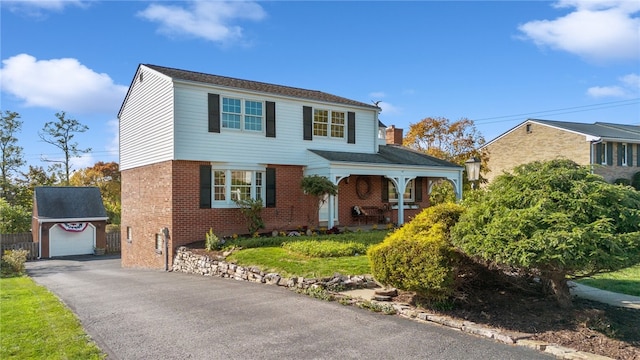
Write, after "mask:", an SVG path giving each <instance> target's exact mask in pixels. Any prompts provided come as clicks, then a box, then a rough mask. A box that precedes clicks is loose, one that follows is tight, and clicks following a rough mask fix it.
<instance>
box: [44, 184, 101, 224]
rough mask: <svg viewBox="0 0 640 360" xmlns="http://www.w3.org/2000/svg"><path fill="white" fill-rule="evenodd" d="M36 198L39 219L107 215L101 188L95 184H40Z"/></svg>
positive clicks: (99, 216)
mask: <svg viewBox="0 0 640 360" xmlns="http://www.w3.org/2000/svg"><path fill="white" fill-rule="evenodd" d="M35 200H36V206H37V211H38V218H39V219H81V218H106V217H107V211H106V210H105V208H104V204H103V203H102V197H101V196H100V189H98V188H97V187H94V186H88V187H73V186H38V187H36V188H35Z"/></svg>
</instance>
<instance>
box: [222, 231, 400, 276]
mask: <svg viewBox="0 0 640 360" xmlns="http://www.w3.org/2000/svg"><path fill="white" fill-rule="evenodd" d="M386 235H387V231H368V232H357V233H346V234H339V235H328V236H312V237H307V236H301V237H296V238H286V237H285V238H280V240H279V241H274V243H273V244H268V245H267V246H264V247H251V245H254V246H257V244H248V243H245V244H239V245H240V246H243V245H244V246H243V247H244V248H245V249H244V250H242V251H238V252H234V253H233V254H232V255H231V256H229V257H228V258H227V260H229V261H235V262H237V264H238V265H241V266H254V265H255V266H258V267H260V269H261V270H263V271H266V272H277V273H279V274H280V275H282V276H293V275H295V276H302V277H325V276H331V275H333V274H335V273H340V274H343V275H362V274H369V273H370V272H371V270H370V268H369V259H368V258H367V254H366V248H367V247H369V246H371V245H373V244H377V243H379V242H382V240H384V238H385V236H386ZM282 242H290V243H296V244H292V245H299V246H287V244H285V245H284V246H283V245H282V244H281V243H282ZM298 243H299V244H298ZM314 243H315V244H317V245H314ZM353 243H357V244H361V245H362V246H361V247H359V248H360V249H361V250H362V249H364V251H361V252H358V254H357V255H356V256H331V254H332V253H335V254H341V253H343V252H344V251H345V248H344V246H343V245H344V244H353ZM247 245H250V247H251V248H249V249H247V248H246V247H247ZM309 253H312V254H315V253H321V254H323V256H322V257H320V256H310V255H308V254H309Z"/></svg>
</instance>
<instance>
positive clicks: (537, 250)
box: [452, 160, 640, 307]
mask: <svg viewBox="0 0 640 360" xmlns="http://www.w3.org/2000/svg"><path fill="white" fill-rule="evenodd" d="M476 192H477V193H478V194H479V195H478V196H473V197H471V198H469V199H468V200H467V201H465V204H466V205H468V209H467V211H466V212H465V213H464V214H463V215H462V216H461V218H460V221H459V222H458V224H457V225H456V226H455V227H454V228H453V230H452V240H453V244H454V245H456V246H458V247H459V248H461V249H462V251H463V252H465V253H466V254H468V255H469V256H471V257H474V258H479V259H482V260H484V261H487V262H491V263H494V264H497V265H506V266H512V267H516V268H519V269H521V270H524V271H525V272H529V273H531V274H533V275H536V276H539V277H540V278H541V279H542V281H543V284H545V285H548V286H546V287H545V289H546V290H548V291H549V292H551V293H553V294H554V295H555V297H556V299H557V300H558V303H559V304H560V305H561V306H563V307H567V306H570V305H571V297H570V293H569V287H568V285H567V280H570V279H579V278H582V277H587V276H592V275H594V274H598V273H601V272H608V271H615V270H619V269H621V268H624V267H628V266H631V265H633V264H636V263H638V262H640V193H639V192H637V191H635V190H633V189H632V188H630V187H625V186H617V185H613V184H608V183H606V182H605V181H604V179H602V178H601V177H600V176H597V175H593V174H591V172H590V171H589V169H588V168H586V167H582V166H579V165H577V164H576V163H574V162H572V161H570V160H552V161H549V162H533V163H530V164H525V165H521V166H518V167H516V168H515V170H514V172H513V174H503V175H501V176H498V177H497V178H496V179H495V180H494V181H493V182H492V183H491V184H490V185H489V186H488V188H487V191H486V192H482V191H476Z"/></svg>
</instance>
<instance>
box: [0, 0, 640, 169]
mask: <svg viewBox="0 0 640 360" xmlns="http://www.w3.org/2000/svg"><path fill="white" fill-rule="evenodd" d="M0 11H1V14H0V16H1V29H0V30H1V34H0V36H1V38H0V58H1V61H2V64H1V67H0V84H1V90H2V91H1V98H0V101H1V106H0V108H1V109H2V111H3V113H4V111H5V110H11V111H15V112H18V113H20V115H21V119H22V120H23V122H24V123H23V129H22V132H21V133H19V134H17V136H18V138H19V145H20V146H22V147H23V148H24V153H25V159H26V160H27V162H28V164H30V165H38V166H40V165H43V166H45V167H46V165H47V164H46V163H42V162H41V161H40V159H41V157H42V156H46V157H49V158H56V157H59V156H61V155H62V154H59V153H56V150H57V149H56V148H54V147H53V146H52V145H49V144H46V143H44V142H42V141H41V140H40V139H39V137H38V132H39V131H40V130H41V129H42V127H43V126H44V123H45V122H47V121H54V120H56V118H55V116H54V114H55V113H56V112H59V111H66V113H67V117H70V118H75V119H77V120H79V121H80V122H81V123H83V124H85V125H87V126H89V130H88V131H87V132H86V133H83V134H77V135H76V138H75V139H76V140H77V141H78V143H79V147H80V148H86V147H91V148H92V149H93V152H92V153H90V154H87V155H85V156H84V157H83V158H81V159H76V160H74V166H75V168H76V169H77V168H80V167H85V166H91V165H93V164H94V163H95V162H96V161H118V155H117V149H118V146H117V144H118V138H117V113H118V110H119V108H120V105H121V104H122V100H123V98H124V96H125V94H126V91H127V88H128V86H129V84H130V82H131V79H132V77H133V75H134V72H135V70H136V68H137V66H138V64H140V63H149V64H155V65H162V66H168V67H175V68H180V69H186V70H193V71H200V72H205V73H211V74H217V75H223V76H230V77H237V78H242V79H248V80H256V81H262V82H269V83H275V84H281V85H288V86H295V87H301V88H306V89H313V90H320V91H324V92H328V93H332V94H336V95H340V96H344V97H347V98H351V99H354V100H359V101H362V102H370V101H381V102H380V106H381V108H382V113H381V114H380V119H381V120H382V121H383V122H384V123H385V124H387V125H395V126H396V127H399V128H404V129H405V131H406V130H408V128H409V125H410V124H412V123H416V122H418V121H420V120H421V119H423V118H425V117H446V118H449V119H451V120H457V119H460V118H463V117H466V118H469V119H472V120H474V121H476V126H477V128H478V130H479V131H480V132H481V133H482V135H483V136H484V137H485V139H486V140H487V141H489V140H491V139H493V138H494V137H496V136H498V135H500V134H501V133H503V132H504V131H507V130H508V129H510V128H511V127H513V126H515V125H517V124H518V123H520V122H522V121H524V120H526V119H527V118H540V119H549V120H564V121H576V122H595V121H604V122H614V123H621V124H635V125H640V2H636V1H616V0H605V1H600V0H561V1H556V2H549V1H533V2H522V1H469V2H461V1H449V2H435V1H424V2H381V1H352V2H324V1H323V2H308V1H301V2H292V1H272V2H237V1H235V2H222V1H151V2H147V1H71V0H70V1H55V0H50V1H44V0H43V1H8V0H3V1H2V3H0Z"/></svg>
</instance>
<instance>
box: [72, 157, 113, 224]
mask: <svg viewBox="0 0 640 360" xmlns="http://www.w3.org/2000/svg"><path fill="white" fill-rule="evenodd" d="M120 179H121V178H120V167H119V165H118V163H116V162H108V163H105V162H102V161H98V162H97V163H95V164H94V165H93V166H91V167H87V168H84V169H81V170H78V171H76V172H74V173H73V175H72V176H71V178H70V179H69V183H70V185H72V186H96V187H98V188H99V189H100V193H101V194H102V201H103V203H104V207H105V208H106V210H107V215H108V216H109V222H110V223H112V224H120V209H121V205H120V183H121V181H120Z"/></svg>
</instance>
